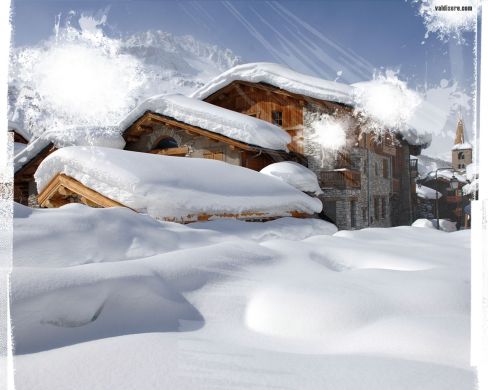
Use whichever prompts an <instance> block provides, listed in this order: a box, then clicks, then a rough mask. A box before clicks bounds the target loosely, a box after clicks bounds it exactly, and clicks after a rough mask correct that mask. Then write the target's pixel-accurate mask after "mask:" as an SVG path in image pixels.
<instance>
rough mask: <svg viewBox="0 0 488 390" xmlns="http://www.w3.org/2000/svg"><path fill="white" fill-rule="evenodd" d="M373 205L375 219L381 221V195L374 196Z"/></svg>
mask: <svg viewBox="0 0 488 390" xmlns="http://www.w3.org/2000/svg"><path fill="white" fill-rule="evenodd" d="M373 207H374V219H375V220H376V221H379V219H380V197H379V196H375V197H374V198H373Z"/></svg>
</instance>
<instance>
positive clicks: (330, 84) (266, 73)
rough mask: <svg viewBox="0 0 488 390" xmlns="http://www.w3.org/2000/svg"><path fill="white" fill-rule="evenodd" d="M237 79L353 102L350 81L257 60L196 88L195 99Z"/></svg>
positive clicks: (236, 67) (336, 100)
mask: <svg viewBox="0 0 488 390" xmlns="http://www.w3.org/2000/svg"><path fill="white" fill-rule="evenodd" d="M234 81H247V82H251V83H266V84H270V85H273V86H275V87H277V88H280V89H283V90H285V91H288V92H291V93H295V94H298V95H303V96H308V97H311V98H315V99H319V100H327V101H333V102H337V103H342V104H348V105H350V104H352V103H353V88H352V87H351V86H349V85H347V84H342V83H338V82H335V81H329V80H324V79H321V78H319V77H314V76H310V75H306V74H303V73H299V72H296V71H294V70H292V69H290V68H288V67H286V66H284V65H279V64H274V63H269V62H257V63H250V64H244V65H238V66H235V67H233V68H231V69H229V70H227V71H225V72H224V73H222V74H220V75H219V76H217V77H216V78H214V79H213V80H211V81H210V82H209V83H207V84H206V85H204V86H203V87H201V88H200V89H198V90H196V91H195V92H194V93H193V94H192V95H190V96H191V97H192V98H195V99H201V100H203V99H206V98H207V97H209V96H210V95H212V94H214V93H215V92H217V91H218V90H220V89H222V88H224V87H226V86H227V85H229V84H231V83H232V82H234Z"/></svg>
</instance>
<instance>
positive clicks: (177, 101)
mask: <svg viewBox="0 0 488 390" xmlns="http://www.w3.org/2000/svg"><path fill="white" fill-rule="evenodd" d="M146 111H151V112H155V113H158V114H161V115H165V116H168V117H170V118H174V119H176V120H178V121H181V122H183V123H187V124H189V125H193V126H196V127H200V128H202V129H205V130H208V131H211V132H213V133H217V134H221V135H224V136H226V137H228V138H232V139H235V140H238V141H241V142H244V143H246V144H250V145H256V146H260V147H262V148H266V149H275V150H286V151H288V148H287V145H288V144H289V143H290V142H291V137H290V136H289V135H288V133H287V132H286V131H284V130H283V129H281V128H279V127H277V126H275V125H272V124H271V123H268V122H265V121H262V120H260V119H256V118H253V117H250V116H248V115H244V114H240V113H238V112H235V111H231V110H227V109H225V108H222V107H218V106H215V105H213V104H210V103H206V102H203V101H200V100H196V99H192V98H189V97H186V96H183V95H179V94H175V95H157V96H153V97H151V98H149V99H147V100H145V101H144V102H142V103H141V104H139V105H138V106H137V107H136V108H135V109H134V110H132V111H131V112H130V113H129V114H128V115H127V116H126V117H125V118H124V119H123V120H122V122H121V123H120V124H119V127H120V130H121V132H122V131H124V130H125V129H127V128H128V127H129V126H130V125H132V124H133V123H134V122H135V121H136V120H137V119H139V118H140V117H141V116H142V115H143V114H144V113H145V112H146Z"/></svg>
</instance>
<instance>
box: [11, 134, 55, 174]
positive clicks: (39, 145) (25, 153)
mask: <svg viewBox="0 0 488 390" xmlns="http://www.w3.org/2000/svg"><path fill="white" fill-rule="evenodd" d="M48 145H49V141H48V140H46V139H43V138H34V139H32V140H31V141H30V142H29V143H28V144H27V145H26V146H25V148H22V150H20V151H19V152H18V153H16V154H15V155H14V172H17V171H18V170H19V169H21V168H22V167H23V166H24V165H25V164H27V163H28V162H29V161H31V160H32V159H33V158H35V157H36V156H37V155H38V154H39V153H40V152H41V151H42V150H43V149H44V148H45V147H47V146H48Z"/></svg>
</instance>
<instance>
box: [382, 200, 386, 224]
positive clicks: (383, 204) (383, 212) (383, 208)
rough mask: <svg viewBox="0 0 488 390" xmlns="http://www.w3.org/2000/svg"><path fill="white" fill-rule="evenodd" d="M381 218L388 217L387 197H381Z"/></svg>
mask: <svg viewBox="0 0 488 390" xmlns="http://www.w3.org/2000/svg"><path fill="white" fill-rule="evenodd" d="M381 218H382V219H385V218H386V198H385V197H382V198H381Z"/></svg>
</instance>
